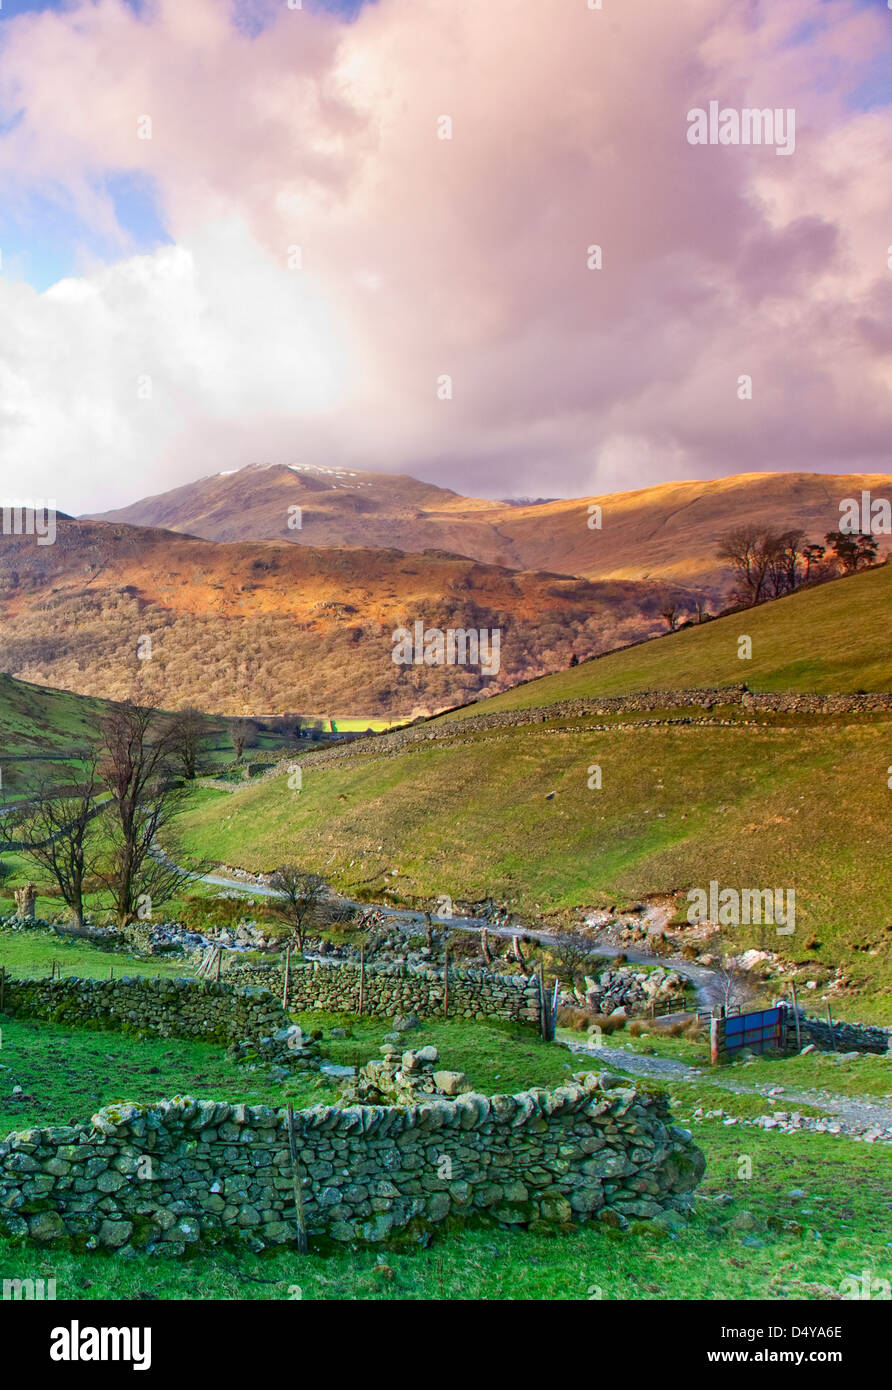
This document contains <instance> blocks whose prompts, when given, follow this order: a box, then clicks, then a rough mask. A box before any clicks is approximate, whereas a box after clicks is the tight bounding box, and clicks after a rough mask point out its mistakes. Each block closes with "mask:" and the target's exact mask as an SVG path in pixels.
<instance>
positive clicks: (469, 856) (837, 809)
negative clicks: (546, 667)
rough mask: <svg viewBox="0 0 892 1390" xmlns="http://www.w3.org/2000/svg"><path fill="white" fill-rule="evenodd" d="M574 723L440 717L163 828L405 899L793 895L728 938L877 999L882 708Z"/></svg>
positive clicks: (555, 904)
mask: <svg viewBox="0 0 892 1390" xmlns="http://www.w3.org/2000/svg"><path fill="white" fill-rule="evenodd" d="M716 713H718V714H722V713H723V712H722V711H717V712H716ZM594 722H595V721H593V720H581V721H580V720H577V721H563V722H554V723H550V724H545V725H534V726H527V727H523V728H517V729H508V730H504V731H499V732H497V733H494V732H490V733H482V732H470V731H469V732H467V733H465V732H464V731H463V730H461V728H460V727H459V728H457V729H456V736H455V738H454V739H449V740H448V741H443V740H437V742H436V744H427V743H425V744H423V745H421V744H419V745H415V746H413V747H412V748H410V749H409V750H407V751H405V752H403V753H401V754H399V755H398V756H391V757H387V758H382V757H374V756H370V755H369V754H365V755H363V754H362V753H361V752H360V751H357V753H356V756H355V757H351V758H349V759H345V760H344V761H342V762H339V763H335V764H330V765H329V766H327V767H320V768H317V769H315V770H314V769H313V768H312V765H307V766H306V767H305V771H304V778H303V791H302V792H301V793H300V794H298V793H296V792H293V791H291V790H289V787H288V782H287V778H286V777H285V776H282V777H281V778H277V779H274V780H272V781H269V782H266V783H263V784H260V785H258V786H256V787H255V788H253V789H247V790H245V791H243V792H242V791H239V792H236V793H234V794H232V795H229V796H226V795H225V794H217V795H216V796H210V795H208V794H204V796H203V798H202V799H201V800H200V801H197V802H196V804H195V805H194V806H193V808H192V809H191V810H190V811H188V812H187V813H186V814H185V815H184V817H183V818H182V822H181V828H182V830H183V831H184V833H185V836H186V841H187V843H188V845H189V848H190V849H191V850H193V851H194V852H196V853H199V854H203V855H207V856H209V857H211V858H213V859H216V860H219V861H221V862H224V863H226V864H231V865H239V866H242V867H244V868H247V869H253V870H266V869H271V868H274V867H275V866H276V865H277V864H279V863H282V862H283V861H285V860H297V861H299V862H300V863H302V864H305V865H306V866H307V867H308V868H312V869H314V870H316V871H318V872H320V873H323V874H325V875H326V876H327V877H328V878H329V879H331V880H332V881H333V882H334V883H335V884H336V885H337V886H338V887H339V888H341V889H342V890H343V891H345V892H348V893H353V894H364V895H366V896H368V897H372V898H381V897H383V895H384V894H385V892H388V893H390V894H392V895H393V896H394V897H395V898H398V899H400V900H402V901H406V902H413V901H414V902H419V903H420V902H433V901H434V900H435V899H436V898H437V897H438V896H439V895H440V894H444V893H445V894H449V895H450V896H451V897H453V898H458V899H470V900H474V899H479V898H482V897H484V896H485V895H487V894H489V893H492V894H494V895H495V896H496V897H497V898H498V899H500V900H502V899H504V900H506V901H508V902H510V903H511V904H512V905H513V906H514V907H515V909H516V910H517V911H519V912H520V913H521V914H523V916H524V917H525V918H526V920H528V921H532V920H535V919H536V918H537V917H539V916H541V915H544V914H558V915H560V914H561V913H566V912H568V911H569V910H570V909H574V908H577V907H581V906H592V905H596V904H601V905H610V904H612V903H629V902H634V901H635V900H637V899H639V898H641V897H644V896H646V895H651V894H662V893H674V892H679V891H682V890H684V891H686V890H687V889H689V888H693V887H701V886H702V887H704V888H705V887H707V886H708V884H709V882H710V880H711V879H717V880H718V881H719V882H720V883H721V884H722V885H723V886H729V887H738V888H743V887H767V886H771V887H784V888H795V890H796V904H797V930H796V933H795V936H794V937H792V938H790V937H786V938H783V940H781V941H777V940H770V941H768V942H764V943H763V942H761V941H760V940H759V937H758V932H759V929H758V928H741V929H740V936H739V939H740V941H741V943H742V944H743V943H745V944H747V945H751V944H767V945H768V946H770V947H774V948H777V949H781V950H782V951H783V954H785V955H792V956H794V957H795V958H796V959H802V960H812V961H815V962H824V963H826V964H828V965H832V966H841V967H843V968H844V969H845V970H846V971H847V972H849V973H850V974H851V975H852V977H853V980H854V981H855V983H856V984H859V982H860V984H861V985H868V984H869V985H870V989H871V992H872V994H875V995H877V996H878V995H879V994H880V993H882V992H887V993H888V995H889V998H888V999H887V1002H886V1005H884V1006H883V1007H884V1008H886V1010H887V1011H888V1010H889V1009H892V950H890V945H892V936H890V933H889V926H890V922H892V918H890V914H889V902H890V900H892V859H890V856H889V854H888V820H889V812H890V809H892V792H890V790H889V788H888V786H887V782H886V779H887V775H888V774H887V772H886V769H887V767H888V765H889V762H890V756H892V755H890V747H892V717H887V718H883V719H873V720H866V719H864V720H853V719H839V720H828V719H818V718H805V717H801V716H800V717H798V718H795V719H794V718H792V717H784V718H783V719H781V718H777V717H772V718H768V719H765V720H764V721H761V722H760V723H759V725H753V724H745V723H744V722H743V721H740V722H739V723H737V724H736V725H733V726H731V727H715V726H712V727H710V726H697V725H693V726H686V727H681V728H679V727H677V726H668V725H665V724H664V725H661V726H658V727H651V728H636V729H634V730H629V729H626V730H623V729H618V728H615V727H614V728H611V729H609V730H608V731H599V730H595V729H592V728H591V727H588V726H590V725H591V724H592V723H594ZM598 722H601V721H598ZM594 764H597V765H598V766H600V768H601V770H602V787H601V789H600V790H591V789H589V786H588V781H589V768H590V767H591V766H592V765H594ZM552 793H553V795H551V794H552ZM875 1006H876V1007H879V999H878V997H877V998H875V999H873V1000H872V1001H871V1009H874V1007H875ZM857 1012H859V1010H856V1013H857ZM860 1012H862V1013H863V1012H865V1010H864V1008H860Z"/></svg>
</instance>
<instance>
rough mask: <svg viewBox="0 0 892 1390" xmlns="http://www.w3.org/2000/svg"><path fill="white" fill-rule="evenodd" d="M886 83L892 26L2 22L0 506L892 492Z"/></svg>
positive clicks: (178, 12) (834, 10) (489, 5)
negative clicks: (341, 479)
mask: <svg viewBox="0 0 892 1390" xmlns="http://www.w3.org/2000/svg"><path fill="white" fill-rule="evenodd" d="M592 3H594V0H592ZM890 57H892V9H890V8H889V7H888V6H887V4H886V3H885V0H784V3H783V5H778V4H777V3H776V0H765V2H764V3H763V0H741V3H739V4H736V5H728V4H727V0H685V3H683V4H681V5H678V6H666V5H656V4H655V3H654V0H601V8H600V9H595V8H591V9H590V8H589V0H485V3H482V2H481V0H366V3H362V0H350V3H348V2H347V0H325V3H323V0H303V4H302V6H300V7H297V5H296V4H295V3H294V0H291V3H289V0H233V3H227V0H188V3H184V0H54V3H42V0H3V3H2V5H0V256H2V259H0V492H2V493H3V494H4V495H9V496H23V497H24V496H31V497H41V498H52V499H54V500H55V501H56V502H57V504H58V506H59V507H61V508H62V509H64V510H66V511H72V512H84V511H99V510H105V509H108V508H112V507H116V506H122V505H125V504H126V503H128V502H130V501H134V500H136V499H137V498H138V497H141V496H146V495H149V494H153V493H157V492H161V491H164V490H166V489H167V488H170V487H174V486H177V485H178V484H180V483H184V482H188V481H191V480H192V479H193V478H196V477H199V476H202V475H204V474H209V473H214V472H217V471H223V470H229V469H233V468H238V467H241V466H243V465H244V464H248V463H253V462H257V461H265V462H280V463H294V464H296V463H305V464H306V463H309V464H317V465H323V466H346V467H351V468H366V469H373V470H383V471H387V472H405V473H410V474H412V475H414V476H416V477H420V478H424V479H429V480H431V481H434V482H437V483H440V484H442V485H444V486H449V487H453V488H455V489H456V490H457V491H460V492H464V493H468V494H471V495H478V496H495V497H507V496H534V497H536V496H550V497H555V496H591V495H597V494H600V493H603V492H607V491H612V490H625V489H628V488H635V487H645V486H649V485H651V484H653V483H658V482H661V481H669V480H672V479H679V478H711V477H721V476H726V475H728V474H732V473H739V472H756V471H773V470H794V469H795V470H805V471H816V472H828V471H832V472H847V471H867V472H888V471H890V457H889V441H890V439H892V390H890V387H892V180H890V178H889V170H890V167H892V164H890V154H892V149H890V146H892V110H890V108H892V63H890ZM710 102H715V103H717V105H716V108H715V109H716V111H721V112H723V113H724V115H723V120H724V119H725V116H727V121H726V125H725V129H726V133H727V135H728V139H727V142H724V143H715V142H713V143H692V139H691V135H692V127H694V126H695V125H696V121H697V119H698V118H697V117H696V115H692V114H691V113H696V112H697V111H698V110H702V111H704V112H706V113H708V111H709V107H710ZM747 109H757V110H760V111H761V110H764V109H770V110H771V111H778V112H783V113H785V114H784V124H783V125H782V126H779V127H778V130H777V138H776V139H775V140H774V141H773V142H765V143H761V144H755V143H749V144H744V143H740V142H739V141H735V140H734V139H733V138H732V137H733V130H734V124H733V123H734V120H735V119H737V121H738V129H739V128H740V120H741V119H742V117H740V116H739V114H738V113H740V112H743V111H745V110H747ZM790 112H792V113H793V114H792V118H791V117H790V116H789V114H787V113H790ZM703 119H704V121H705V122H706V123H707V124H706V128H708V120H707V117H706V116H704V118H703ZM782 130H786V131H788V133H789V134H791V135H792V136H793V138H792V139H788V140H787V141H786V150H785V149H784V148H783V146H784V140H783V139H782V138H781V131H782ZM713 134H715V131H713ZM593 248H598V249H597V250H593Z"/></svg>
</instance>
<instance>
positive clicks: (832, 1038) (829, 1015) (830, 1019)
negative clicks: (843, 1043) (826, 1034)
mask: <svg viewBox="0 0 892 1390" xmlns="http://www.w3.org/2000/svg"><path fill="white" fill-rule="evenodd" d="M827 1022H828V1023H829V1024H830V1041H831V1042H832V1043H833V1051H834V1052H836V1050H837V1047H836V1034H835V1033H834V1031H833V1027H834V1024H833V1015H832V1013H831V1012H830V1005H829V1004H828V1005H827Z"/></svg>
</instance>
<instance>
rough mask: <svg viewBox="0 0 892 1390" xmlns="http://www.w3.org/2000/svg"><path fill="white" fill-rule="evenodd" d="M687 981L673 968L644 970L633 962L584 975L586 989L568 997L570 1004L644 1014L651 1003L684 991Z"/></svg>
mask: <svg viewBox="0 0 892 1390" xmlns="http://www.w3.org/2000/svg"><path fill="white" fill-rule="evenodd" d="M684 987H685V981H684V980H683V979H682V977H681V976H680V975H677V974H676V972H675V971H674V970H664V969H663V968H662V967H658V968H657V969H655V970H641V969H639V968H636V967H634V966H613V967H611V968H610V969H608V970H604V971H602V973H601V974H600V975H599V976H598V978H597V980H595V979H592V978H591V977H590V976H588V975H587V976H586V977H585V992H584V993H583V991H581V990H574V991H573V995H572V996H569V995H568V996H567V997H566V1002H567V1003H569V1004H572V1003H574V1002H575V1003H577V1004H581V1005H585V1006H586V1007H588V1008H589V1009H591V1010H592V1011H593V1012H594V1013H599V1014H613V1013H620V1012H623V1013H625V1014H627V1015H628V1016H629V1017H631V1016H632V1015H633V1014H636V1013H637V1014H643V1013H646V1012H647V1011H648V1009H649V1008H650V1005H651V1004H660V1003H663V1002H664V1001H665V1000H668V999H671V998H673V997H675V996H678V995H681V994H682V993H683V992H684Z"/></svg>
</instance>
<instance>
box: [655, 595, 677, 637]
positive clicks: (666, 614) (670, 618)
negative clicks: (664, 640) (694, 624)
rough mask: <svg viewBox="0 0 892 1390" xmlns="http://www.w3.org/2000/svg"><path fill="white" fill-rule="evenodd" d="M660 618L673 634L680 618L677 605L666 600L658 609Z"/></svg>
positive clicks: (670, 600)
mask: <svg viewBox="0 0 892 1390" xmlns="http://www.w3.org/2000/svg"><path fill="white" fill-rule="evenodd" d="M660 617H661V618H665V619H666V623H667V625H668V628H669V631H670V632H674V631H675V629H676V628H677V627H678V620H679V618H680V617H681V613H680V611H679V608H678V604H677V603H674V602H673V601H672V599H667V600H666V602H665V603H664V604H663V605H662V607H661V608H660Z"/></svg>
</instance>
